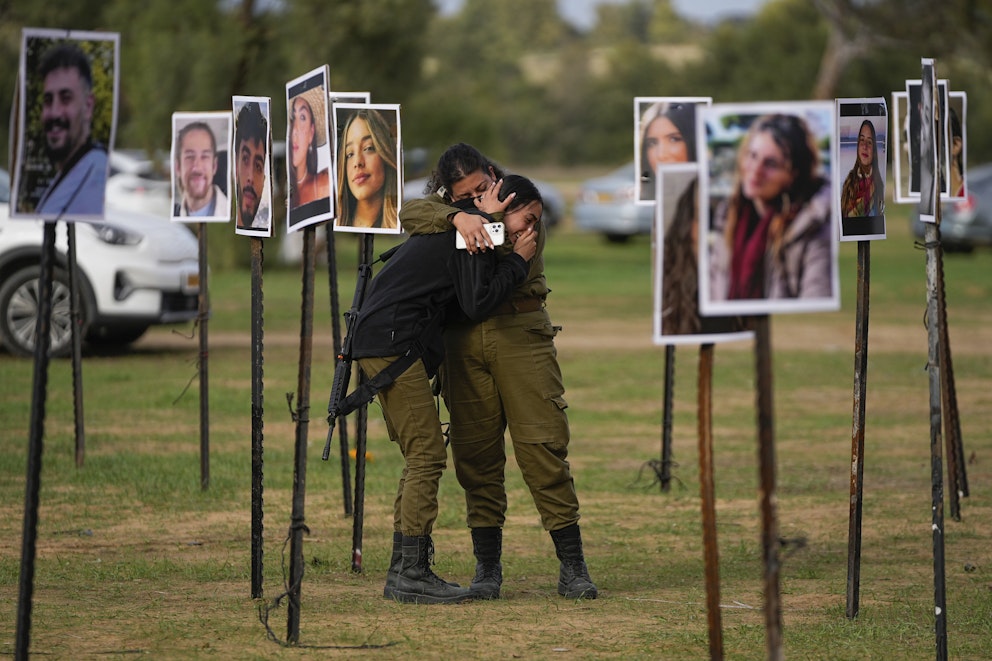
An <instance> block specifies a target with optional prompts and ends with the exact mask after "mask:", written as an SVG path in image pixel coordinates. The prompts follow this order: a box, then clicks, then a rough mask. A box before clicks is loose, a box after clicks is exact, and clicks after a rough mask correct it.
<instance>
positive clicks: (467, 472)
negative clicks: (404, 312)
mask: <svg viewBox="0 0 992 661" xmlns="http://www.w3.org/2000/svg"><path fill="white" fill-rule="evenodd" d="M558 330H560V329H559V328H558V327H555V326H552V324H551V319H550V318H549V316H548V313H547V310H545V309H541V310H537V311H534V312H523V313H511V314H500V315H494V316H492V317H490V318H489V319H487V320H486V321H484V322H482V323H478V324H450V325H448V326H447V327H446V328H445V334H444V337H445V360H444V366H443V370H442V378H443V381H442V384H443V392H444V395H445V403H446V404H447V406H448V411H449V413H450V416H451V426H450V430H449V431H450V440H451V455H452V459H453V461H454V466H455V473H456V475H457V477H458V482H459V484H461V486H462V488H463V489H465V501H466V507H467V518H466V520H467V523H468V527H469V528H483V527H492V526H497V527H501V526H502V525H503V522H504V520H505V517H506V505H507V501H506V490H505V486H504V472H505V467H506V446H505V441H504V432H505V431H506V430H507V429H509V432H510V438H511V440H512V443H513V454H514V458H515V460H516V463H517V465H518V466H519V467H520V471H521V473H522V475H523V478H524V481H525V482H526V484H527V487H528V489H529V490H530V493H531V496H532V497H533V499H534V504H535V505H536V506H537V511H538V513H539V514H540V516H541V523H542V524H543V526H544V528H545V529H546V530H549V531H550V530H558V529H559V528H564V527H565V526H568V525H571V524H573V523H575V522H577V521H578V519H579V502H578V497H577V496H576V493H575V484H574V480H573V479H572V474H571V471H570V469H569V465H568V460H567V457H568V441H569V427H568V417H567V416H566V413H565V409H566V408H567V406H568V404H567V403H566V402H565V398H564V392H565V388H564V386H563V384H562V376H561V369H560V368H559V366H558V357H557V350H556V349H555V344H554V338H555V335H556V334H557V332H558Z"/></svg>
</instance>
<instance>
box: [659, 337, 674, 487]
mask: <svg viewBox="0 0 992 661" xmlns="http://www.w3.org/2000/svg"><path fill="white" fill-rule="evenodd" d="M674 388H675V345H674V344H669V345H667V346H665V393H664V402H663V404H662V415H661V475H660V476H659V479H660V481H661V491H662V493H667V492H668V490H669V489H670V488H671V486H672V400H673V398H674Z"/></svg>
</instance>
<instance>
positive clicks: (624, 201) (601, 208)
mask: <svg viewBox="0 0 992 661" xmlns="http://www.w3.org/2000/svg"><path fill="white" fill-rule="evenodd" d="M635 196H636V190H635V188H634V163H633V162H631V163H628V164H627V165H624V166H623V167H621V168H618V169H616V170H614V171H613V172H611V173H609V174H607V175H604V176H602V177H595V178H593V179H588V180H586V181H585V182H583V183H582V185H581V187H580V188H579V195H578V197H577V198H576V200H575V208H574V211H575V226H576V228H578V229H580V230H585V231H589V232H599V233H601V234H602V235H603V236H605V237H606V239H607V240H608V241H612V242H614V243H623V242H624V241H627V240H628V239H629V238H630V237H632V236H635V235H638V234H650V233H651V229H652V226H653V225H654V205H653V204H638V203H637V201H636V197H635Z"/></svg>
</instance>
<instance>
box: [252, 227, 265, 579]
mask: <svg viewBox="0 0 992 661" xmlns="http://www.w3.org/2000/svg"><path fill="white" fill-rule="evenodd" d="M250 241H251V596H252V599H258V598H260V597H261V596H262V592H263V588H262V577H263V572H262V569H263V563H262V556H263V549H264V546H263V544H262V540H263V530H264V526H263V522H262V519H263V516H264V512H265V508H264V507H263V499H262V492H263V484H262V475H263V467H264V461H263V439H264V436H265V435H264V433H263V425H264V419H265V418H264V416H263V411H264V410H265V400H264V389H265V386H264V380H263V373H264V372H263V367H264V361H263V357H264V353H265V352H264V347H265V341H264V340H265V329H264V325H263V320H264V318H265V314H264V306H263V296H262V293H263V289H262V273H263V270H262V267H263V263H264V261H263V260H264V253H263V252H262V239H260V238H257V237H252V238H251V239H250Z"/></svg>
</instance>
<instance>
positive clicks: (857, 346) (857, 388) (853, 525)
mask: <svg viewBox="0 0 992 661" xmlns="http://www.w3.org/2000/svg"><path fill="white" fill-rule="evenodd" d="M870 284H871V241H858V303H857V315H856V317H855V320H854V422H853V424H852V426H851V499H850V513H849V517H848V528H847V617H848V619H850V620H853V619H854V618H856V617H857V616H858V610H859V604H858V602H859V598H860V585H861V509H862V489H863V487H864V453H865V403H866V397H867V394H868V308H869V305H868V304H869V294H870Z"/></svg>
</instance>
